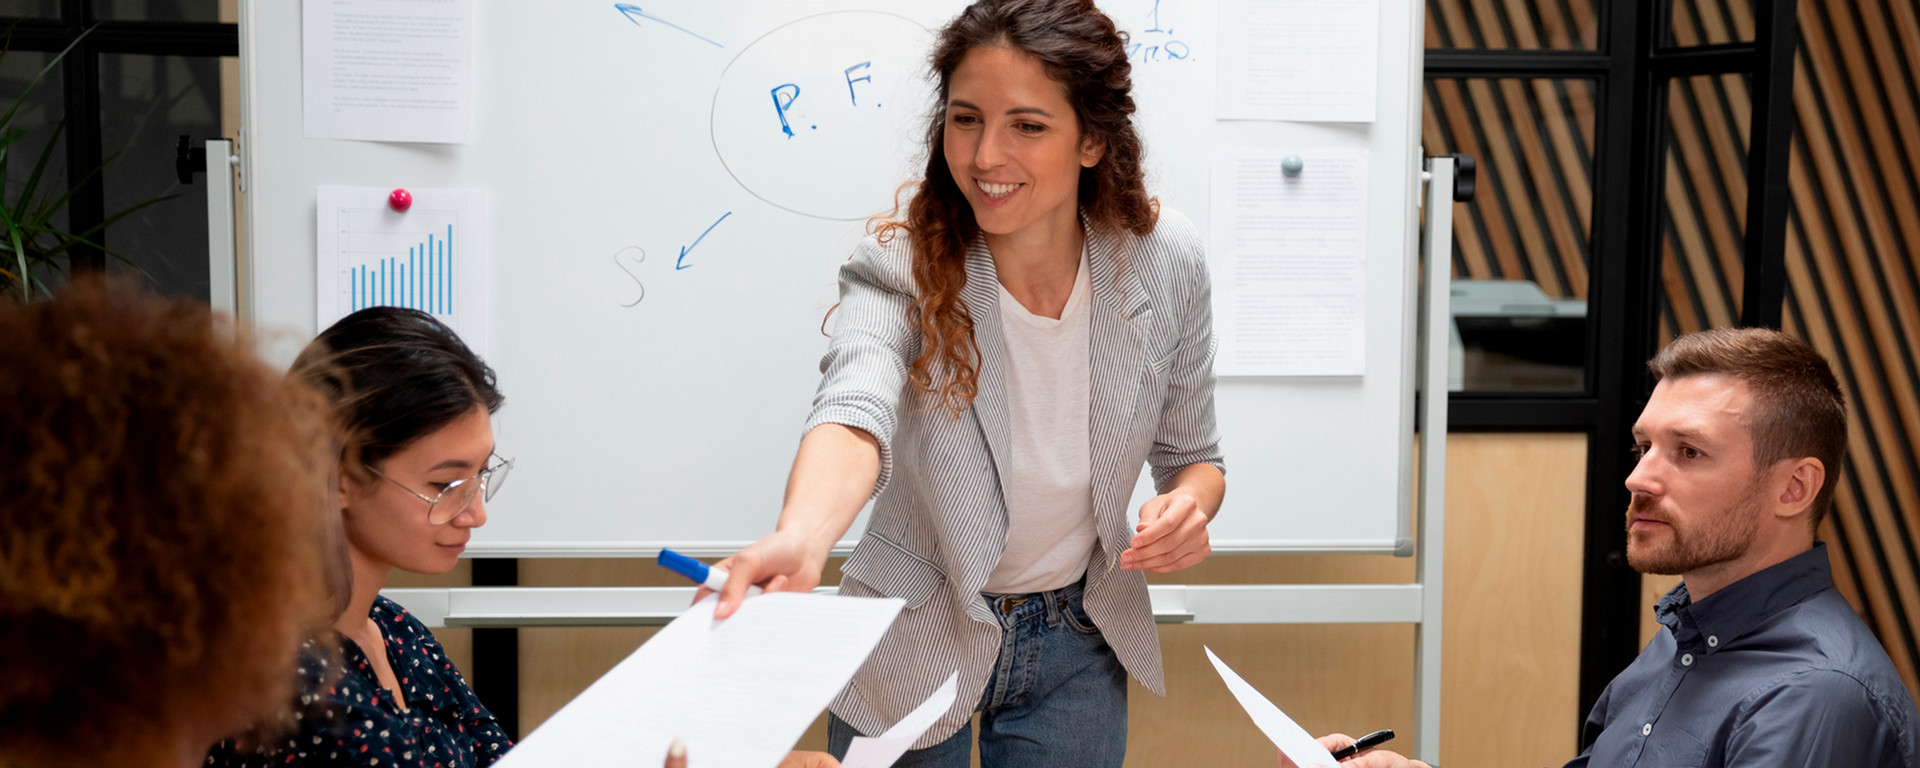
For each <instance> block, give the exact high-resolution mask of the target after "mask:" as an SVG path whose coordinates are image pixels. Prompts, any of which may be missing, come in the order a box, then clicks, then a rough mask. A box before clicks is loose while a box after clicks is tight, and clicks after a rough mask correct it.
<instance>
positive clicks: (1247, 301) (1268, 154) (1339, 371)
mask: <svg viewBox="0 0 1920 768" xmlns="http://www.w3.org/2000/svg"><path fill="white" fill-rule="evenodd" d="M1288 154H1295V155H1299V156H1300V157H1301V158H1302V160H1303V161H1304V168H1303V169H1302V170H1301V172H1300V175H1299V176H1296V177H1293V178H1288V177H1286V176H1285V175H1284V174H1283V173H1281V170H1280V167H1281V162H1282V160H1283V159H1284V157H1285V156H1286V155H1288ZM1213 199H1215V200H1221V201H1231V202H1230V204H1222V205H1215V206H1213V247H1212V248H1211V249H1210V254H1209V257H1210V258H1211V259H1212V268H1213V275H1214V287H1213V315H1214V329H1215V332H1216V333H1217V334H1218V337H1219V339H1220V351H1219V356H1218V358H1216V360H1215V362H1214V371H1215V373H1217V374H1218V375H1221V376H1359V375H1362V374H1364V373H1365V372H1366V343H1367V342H1366V338H1367V337H1366V298H1367V295H1366V257H1367V152H1366V150H1350V149H1302V150H1298V151H1294V152H1291V153H1290V152H1286V151H1284V150H1275V149H1250V148H1234V149H1222V150H1220V151H1219V152H1217V153H1216V154H1215V157H1214V165H1213Z"/></svg>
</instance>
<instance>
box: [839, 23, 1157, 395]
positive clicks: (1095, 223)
mask: <svg viewBox="0 0 1920 768" xmlns="http://www.w3.org/2000/svg"><path fill="white" fill-rule="evenodd" d="M981 47H999V48H1007V49H1011V50H1014V51H1018V52H1021V53H1024V54H1026V55H1028V56H1032V57H1033V58H1034V59H1036V60H1037V61H1039V62H1040V64H1041V66H1042V67H1044V68H1045V70H1046V72H1047V75H1048V77H1050V78H1052V79H1053V80H1054V81H1055V82H1058V83H1060V84H1061V86H1063V87H1064V88H1065V89H1066V93H1067V101H1068V103H1070V104H1072V105H1073V114H1074V118H1075V119H1076V120H1077V121H1078V123H1079V128H1080V131H1081V132H1082V135H1084V136H1086V137H1089V138H1091V139H1092V140H1093V141H1095V142H1097V143H1098V144H1099V145H1101V146H1104V147H1105V155H1104V156H1103V157H1102V158H1101V160H1100V162H1099V163H1098V164H1096V165H1095V166H1093V167H1092V168H1083V169H1081V171H1080V197H1079V203H1080V214H1081V215H1082V216H1083V217H1085V219H1086V220H1087V222H1088V223H1089V225H1090V226H1092V227H1095V228H1100V229H1105V230H1113V231H1120V230H1124V231H1127V232H1131V233H1133V234H1135V235H1142V236H1144V235H1146V234H1148V233H1150V232H1152V231H1153V226H1154V222H1155V221H1156V219H1157V218H1158V216H1159V207H1158V204H1157V202H1156V201H1155V200H1154V199H1153V198H1152V197H1150V196H1148V194H1147V186H1146V179H1145V173H1144V171H1143V170H1142V168H1141V162H1142V156H1143V155H1144V154H1145V149H1144V147H1143V146H1142V145H1141V142H1140V134H1139V133H1138V132H1137V131H1135V130H1134V127H1133V113H1134V104H1133V95H1132V89H1133V66H1132V65H1131V64H1129V63H1128V62H1127V48H1126V38H1125V36H1124V35H1122V34H1121V33H1120V31H1119V30H1118V29H1117V28H1115V27H1114V25H1113V21H1112V20H1111V19H1109V18H1107V16H1106V14H1104V13H1101V12H1100V10H1099V9H1098V8H1095V7H1094V4H1093V1H1092V0H979V2H976V3H974V4H972V5H970V6H967V9H966V10H964V11H961V12H960V15H959V16H958V17H956V18H955V19H954V20H953V21H951V22H949V23H948V24H947V26H946V27H945V28H943V29H941V30H940V35H939V38H938V40H937V41H936V42H935V45H934V49H933V56H932V66H933V73H934V75H935V76H936V77H937V78H938V79H939V82H940V89H939V94H938V101H937V102H936V103H935V105H934V110H933V113H932V114H931V115H930V116H929V119H928V120H927V134H926V147H927V169H926V175H925V177H924V178H923V179H922V181H920V182H919V183H918V184H915V185H912V192H913V195H912V197H911V199H909V200H908V202H907V204H906V216H905V217H904V218H893V219H888V220H883V221H880V222H878V223H876V225H875V227H874V231H875V234H877V235H879V236H880V238H881V239H883V240H886V239H890V238H892V237H896V236H899V235H900V234H902V233H905V234H906V236H907V237H908V238H910V240H909V242H910V243H911V244H912V246H913V277H914V281H915V283H916V284H917V286H918V288H919V291H918V293H917V294H916V295H915V297H914V300H913V303H912V305H911V306H910V307H909V308H908V313H909V319H910V320H911V321H912V322H913V323H914V325H915V326H916V327H917V328H918V330H919V331H920V335H921V336H922V338H923V341H924V343H923V344H922V345H921V351H920V356H919V357H918V358H916V359H914V361H913V367H912V369H911V371H909V373H908V377H909V379H910V380H911V381H912V382H913V384H914V386H915V387H917V388H919V389H920V390H921V391H923V392H926V393H928V394H930V395H933V396H934V398H935V400H936V402H938V403H939V404H940V405H943V406H945V407H946V408H947V410H948V411H949V412H950V413H952V414H953V415H954V416H956V417H957V416H959V414H960V413H962V412H964V411H965V410H966V409H967V408H969V407H971V406H972V404H973V397H974V395H975V394H977V393H978V391H979V375H980V371H979V359H980V348H979V346H978V345H977V344H975V343H974V338H973V317H972V316H971V315H970V314H968V312H967V307H966V304H965V303H964V302H962V301H961V299H960V292H961V291H962V290H963V289H964V288H966V284H967V265H966V261H967V246H968V244H969V243H971V242H973V240H974V238H976V237H979V236H980V232H979V227H978V224H977V223H976V222H975V221H974V218H973V209H972V208H971V207H969V205H968V204H967V199H966V197H965V195H964V194H963V193H962V192H961V191H960V186H959V184H958V183H956V182H955V181H954V178H953V174H952V172H951V171H950V170H949V169H948V168H947V161H946V122H947V111H946V104H947V98H948V85H949V83H950V81H951V80H952V77H953V72H954V70H955V69H957V68H959V66H960V62H961V60H963V59H965V58H966V56H967V54H968V53H969V52H971V51H973V50H974V49H975V48H981Z"/></svg>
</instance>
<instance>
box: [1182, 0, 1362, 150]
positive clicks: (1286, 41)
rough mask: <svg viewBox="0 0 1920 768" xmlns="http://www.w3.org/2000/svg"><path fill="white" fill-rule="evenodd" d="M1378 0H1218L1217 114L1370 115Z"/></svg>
mask: <svg viewBox="0 0 1920 768" xmlns="http://www.w3.org/2000/svg"><path fill="white" fill-rule="evenodd" d="M1379 49H1380V0H1221V2H1220V53H1221V61H1220V65H1219V68H1218V72H1219V73H1220V78H1221V82H1220V107H1219V109H1220V112H1219V117H1220V119H1222V120H1292V121H1296V122H1352V123H1370V122H1373V117H1374V97H1375V91H1376V90H1377V89H1378V85H1379V80H1380V65H1379V56H1378V54H1379Z"/></svg>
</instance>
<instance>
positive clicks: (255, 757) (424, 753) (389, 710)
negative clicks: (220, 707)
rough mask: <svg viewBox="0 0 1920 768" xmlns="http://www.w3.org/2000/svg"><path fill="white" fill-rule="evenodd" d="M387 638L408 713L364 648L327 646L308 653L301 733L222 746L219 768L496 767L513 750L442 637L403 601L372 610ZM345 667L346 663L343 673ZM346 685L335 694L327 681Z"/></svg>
mask: <svg viewBox="0 0 1920 768" xmlns="http://www.w3.org/2000/svg"><path fill="white" fill-rule="evenodd" d="M368 616H370V617H371V618H372V619H373V621H374V623H375V624H378V625H379V626H380V632H381V634H384V635H386V639H387V649H386V650H387V663H388V664H389V665H391V666H392V667H393V674H394V678H395V679H396V680H397V681H398V682H399V684H400V689H401V691H402V692H403V693H404V695H405V696H406V699H407V709H406V711H404V712H402V711H401V710H400V708H399V706H397V705H396V704H395V702H394V698H393V695H392V694H391V693H390V692H389V691H387V689H385V688H383V687H381V685H380V680H379V677H378V676H376V675H375V674H374V671H373V666H372V665H370V664H369V663H368V662H367V657H366V654H364V653H362V652H361V650H360V647H359V646H357V645H355V644H354V643H353V641H351V640H348V639H346V638H345V637H344V636H342V637H339V638H338V641H339V645H340V652H339V654H338V656H337V657H336V656H335V655H333V654H330V653H328V652H327V650H326V649H325V648H324V647H323V646H321V645H320V644H319V643H314V642H309V643H308V644H307V646H306V648H305V649H303V650H302V652H301V660H300V678H301V684H302V686H303V690H304V692H303V694H302V695H301V696H300V701H299V703H298V704H297V705H296V707H295V716H296V717H297V718H298V720H297V725H298V728H297V729H296V730H295V732H294V733H292V734H291V735H290V736H287V737H285V741H274V742H272V743H270V744H268V745H265V746H262V747H259V748H242V747H238V746H236V745H235V743H234V742H233V741H224V742H221V743H219V744H217V745H214V748H213V751H212V752H210V753H208V755H207V765H209V766H233V767H245V768H265V767H266V766H313V767H316V768H317V767H319V766H328V767H332V766H366V767H367V768H473V767H475V766H483V765H489V764H492V763H493V761H495V760H498V759H500V757H501V756H502V755H505V754H506V753H507V749H508V748H509V747H511V746H513V742H512V741H510V740H509V739H508V738H507V734H506V732H504V731H502V730H501V729H500V724H499V723H497V722H495V721H494V719H493V713H491V712H488V711H487V708H486V707H484V706H481V705H480V699H478V698H476V697H475V696H474V695H473V689H471V688H468V687H467V682H466V680H464V679H462V678H461V677H460V671H459V670H457V669H454V667H453V662H452V661H449V660H448V659H447V653H446V651H445V650H444V649H442V648H441V647H440V641H438V640H435V639H433V633H432V632H429V631H427V627H426V625H424V624H421V623H420V621H419V620H418V619H415V618H414V617H413V616H412V615H410V614H408V613H407V610H406V609H405V608H402V607H400V604H399V603H395V602H393V601H392V600H388V599H386V598H385V597H379V598H375V599H374V601H373V608H372V610H370V611H368ZM336 663H342V664H344V667H343V668H341V669H338V670H335V669H334V668H333V665H334V664H336ZM336 672H337V678H338V679H336V680H334V682H333V686H332V687H331V688H325V687H323V686H325V685H326V680H327V679H328V678H329V677H334V676H335V674H334V673H336Z"/></svg>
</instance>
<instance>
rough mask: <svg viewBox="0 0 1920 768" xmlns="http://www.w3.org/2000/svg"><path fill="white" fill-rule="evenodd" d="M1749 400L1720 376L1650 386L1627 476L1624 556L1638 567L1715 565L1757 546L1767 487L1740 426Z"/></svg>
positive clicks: (1690, 569)
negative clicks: (1636, 455) (1637, 457)
mask: <svg viewBox="0 0 1920 768" xmlns="http://www.w3.org/2000/svg"><path fill="white" fill-rule="evenodd" d="M1752 404H1753V398H1752V395H1751V394H1750V393H1749V392H1748V391H1747V385H1746V382H1743V381H1741V380H1739V379H1734V378H1730V377H1727V376H1720V375H1698V376H1685V377H1681V378H1668V379H1662V380H1661V381H1660V383H1659V385H1658V386H1655V387H1654V389H1653V396H1652V397H1651V398H1649V399H1648V401H1647V407H1646V410H1645V411H1643V412H1642V413H1641V414H1640V419H1639V420H1638V421H1636V422H1634V425H1633V436H1634V443H1635V448H1636V451H1637V452H1638V453H1639V454H1640V461H1639V463H1638V464H1637V465H1636V466H1635V467H1634V470H1633V474H1631V475H1629V476H1628V477H1627V489H1628V490H1629V491H1632V492H1633V501H1632V503H1631V505H1630V506H1629V507H1628V509H1627V562H1628V563H1629V564H1631V565H1632V566H1633V567H1634V569H1635V570H1638V571H1640V572H1642V573H1658V574H1694V573H1699V572H1703V571H1712V570H1713V569H1714V568H1715V567H1716V566H1722V565H1724V564H1729V563H1733V562H1735V561H1737V560H1739V559H1740V558H1742V557H1743V556H1745V555H1746V554H1747V553H1748V552H1749V551H1750V550H1752V549H1753V548H1754V542H1755V539H1756V538H1757V537H1758V536H1759V535H1760V530H1761V523H1762V520H1763V517H1764V516H1765V514H1766V512H1765V510H1764V505H1763V503H1762V502H1763V499H1764V498H1765V495H1766V489H1767V484H1766V482H1765V478H1764V477H1763V474H1762V473H1760V472H1758V471H1756V470H1757V468H1756V467H1755V466H1754V461H1753V434H1752V431H1751V430H1750V429H1749V428H1748V427H1747V426H1746V424H1747V416H1748V411H1749V410H1750V409H1751V407H1752ZM1689 581H1692V579H1691V578H1690V579H1689Z"/></svg>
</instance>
